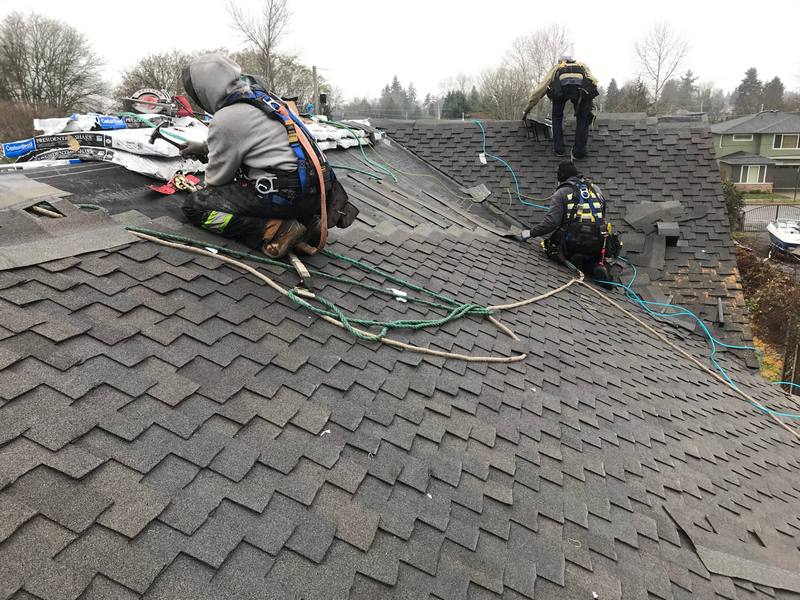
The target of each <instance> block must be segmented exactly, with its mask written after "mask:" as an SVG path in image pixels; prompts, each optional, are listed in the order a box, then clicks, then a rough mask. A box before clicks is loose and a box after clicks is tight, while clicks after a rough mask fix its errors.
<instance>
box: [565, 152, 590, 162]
mask: <svg viewBox="0 0 800 600" xmlns="http://www.w3.org/2000/svg"><path fill="white" fill-rule="evenodd" d="M569 157H570V158H571V159H572V161H573V162H574V161H576V160H583V159H584V158H586V153H585V152H584V153H583V154H575V150H570V152H569Z"/></svg>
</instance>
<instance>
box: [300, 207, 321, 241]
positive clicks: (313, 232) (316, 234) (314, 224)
mask: <svg viewBox="0 0 800 600" xmlns="http://www.w3.org/2000/svg"><path fill="white" fill-rule="evenodd" d="M306 230H307V231H306V239H305V240H304V241H305V243H306V244H308V245H309V246H313V247H315V248H316V247H317V246H318V245H319V238H320V236H321V235H322V218H321V217H320V216H319V215H314V216H313V217H311V218H310V219H309V220H308V221H306Z"/></svg>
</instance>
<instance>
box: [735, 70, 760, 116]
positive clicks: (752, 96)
mask: <svg viewBox="0 0 800 600" xmlns="http://www.w3.org/2000/svg"><path fill="white" fill-rule="evenodd" d="M762 93H763V88H762V85H761V80H760V79H759V78H758V71H757V70H756V69H755V67H751V68H749V69H747V71H745V74H744V79H742V82H741V83H740V84H739V87H737V88H736V100H735V101H734V109H735V110H736V113H737V114H740V115H746V114H748V113H755V112H758V111H759V110H761V96H762Z"/></svg>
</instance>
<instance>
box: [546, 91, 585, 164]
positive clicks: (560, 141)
mask: <svg viewBox="0 0 800 600" xmlns="http://www.w3.org/2000/svg"><path fill="white" fill-rule="evenodd" d="M568 100H569V101H571V102H572V104H573V105H574V107H575V120H576V124H575V144H574V145H573V146H572V154H573V156H575V158H583V157H584V156H586V143H587V142H588V141H589V125H591V124H592V117H593V115H592V100H591V99H590V98H589V96H588V95H587V94H586V93H585V92H584V91H583V89H582V88H580V87H578V86H564V88H563V94H562V95H561V96H560V97H558V98H555V99H553V100H552V102H553V115H552V116H553V150H555V152H556V154H564V106H565V105H566V103H567V101H568Z"/></svg>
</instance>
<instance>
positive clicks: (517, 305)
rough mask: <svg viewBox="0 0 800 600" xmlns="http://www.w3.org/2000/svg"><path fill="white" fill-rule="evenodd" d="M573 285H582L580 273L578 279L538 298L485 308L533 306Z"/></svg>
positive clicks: (502, 308)
mask: <svg viewBox="0 0 800 600" xmlns="http://www.w3.org/2000/svg"><path fill="white" fill-rule="evenodd" d="M573 283H583V273H580V275H579V276H578V277H573V278H572V279H570V280H569V281H568V282H567V283H565V284H564V285H562V286H560V287H557V288H555V289H553V290H550V291H549V292H545V293H544V294H541V295H539V296H533V297H532V298H528V299H527V300H520V301H519V302H512V303H511V304H498V305H496V306H489V307H487V308H488V309H489V310H511V309H512V308H519V307H520V306H526V305H528V304H533V303H534V302H539V301H540V300H544V299H545V298H549V297H550V296H555V295H556V294H557V293H559V292H563V291H564V290H565V289H567V288H568V287H569V286H571V285H572V284H573Z"/></svg>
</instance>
